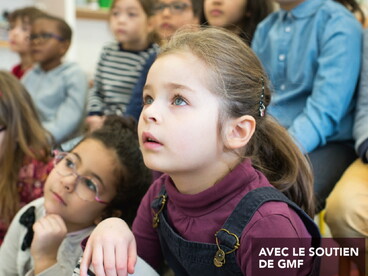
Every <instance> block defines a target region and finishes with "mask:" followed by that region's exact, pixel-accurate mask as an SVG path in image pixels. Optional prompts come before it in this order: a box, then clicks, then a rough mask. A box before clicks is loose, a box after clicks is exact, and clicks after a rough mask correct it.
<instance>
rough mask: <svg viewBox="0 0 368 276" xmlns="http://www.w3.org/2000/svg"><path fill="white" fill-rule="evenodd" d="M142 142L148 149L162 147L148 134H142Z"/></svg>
mask: <svg viewBox="0 0 368 276" xmlns="http://www.w3.org/2000/svg"><path fill="white" fill-rule="evenodd" d="M142 142H143V145H144V147H146V148H148V149H155V148H158V147H161V146H162V143H161V142H160V141H159V140H158V139H157V138H155V137H154V136H153V135H152V134H151V133H148V132H144V133H143V134H142Z"/></svg>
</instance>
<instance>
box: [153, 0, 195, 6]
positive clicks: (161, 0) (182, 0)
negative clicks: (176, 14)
mask: <svg viewBox="0 0 368 276" xmlns="http://www.w3.org/2000/svg"><path fill="white" fill-rule="evenodd" d="M157 2H158V3H165V4H171V3H186V4H189V5H191V4H192V1H191V0H157Z"/></svg>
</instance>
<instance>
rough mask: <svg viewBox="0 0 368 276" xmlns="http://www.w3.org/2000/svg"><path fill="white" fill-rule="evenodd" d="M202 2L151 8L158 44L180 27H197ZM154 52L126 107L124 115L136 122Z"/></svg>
mask: <svg viewBox="0 0 368 276" xmlns="http://www.w3.org/2000/svg"><path fill="white" fill-rule="evenodd" d="M202 6H203V1H202V0H181V1H176V0H174V1H172V0H160V1H156V3H155V5H154V6H153V13H154V18H153V22H154V23H153V26H154V32H155V33H156V34H157V35H158V38H159V40H160V44H165V43H166V42H167V41H168V40H169V39H170V37H171V36H172V35H173V34H174V33H175V32H176V31H177V30H178V29H179V28H181V27H183V26H186V25H192V26H196V25H199V20H200V16H201V13H202ZM156 55H157V53H156V52H154V53H152V54H151V55H150V57H149V58H148V59H147V61H146V64H145V65H144V67H143V69H142V72H141V76H140V78H139V79H138V81H137V84H136V85H135V86H134V88H133V93H132V98H131V100H130V102H129V105H128V106H127V111H126V113H125V115H130V116H133V117H134V118H135V119H136V120H137V121H138V119H139V115H140V114H141V111H142V107H143V103H142V94H143V87H144V84H145V83H146V78H147V73H148V70H149V69H150V68H151V66H152V63H153V62H154V61H155V59H156Z"/></svg>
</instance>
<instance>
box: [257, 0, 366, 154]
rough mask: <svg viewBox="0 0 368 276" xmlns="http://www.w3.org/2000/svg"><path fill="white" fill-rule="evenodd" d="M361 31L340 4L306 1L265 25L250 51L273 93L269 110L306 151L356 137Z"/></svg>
mask: <svg viewBox="0 0 368 276" xmlns="http://www.w3.org/2000/svg"><path fill="white" fill-rule="evenodd" d="M361 44H362V27H361V25H360V23H359V22H358V21H357V20H356V19H355V17H354V16H353V14H352V13H350V12H349V11H348V10H347V9H346V8H344V7H343V6H342V5H340V4H338V3H336V2H334V1H331V0H305V1H304V2H302V3H301V4H299V5H298V6H297V7H295V8H294V9H292V10H291V11H285V10H282V9H280V10H279V11H277V12H275V13H273V14H271V15H269V16H268V17H267V18H266V19H265V20H264V21H262V22H261V23H260V24H259V26H258V28H257V30H256V33H255V36H254V40H253V42H252V47H253V49H254V51H255V52H256V54H257V55H258V57H259V58H260V60H261V62H262V64H263V66H264V68H265V70H266V71H267V73H268V75H269V77H270V79H271V83H272V84H273V86H274V87H273V88H274V92H275V93H274V94H273V98H272V101H271V105H270V107H269V113H270V114H271V115H273V116H274V117H275V118H276V119H277V120H278V121H279V122H280V123H281V124H282V125H283V126H284V127H286V128H288V130H289V133H290V134H291V135H292V136H293V137H294V139H295V140H296V142H297V143H298V145H299V146H300V148H301V149H302V151H303V152H304V153H306V152H311V151H313V150H314V149H316V148H317V147H319V146H322V145H324V144H326V143H327V142H328V141H334V140H349V139H352V125H353V109H354V100H353V98H354V92H355V88H356V84H357V80H358V76H359V71H360V59H361V51H362V49H361V48H362V45H361Z"/></svg>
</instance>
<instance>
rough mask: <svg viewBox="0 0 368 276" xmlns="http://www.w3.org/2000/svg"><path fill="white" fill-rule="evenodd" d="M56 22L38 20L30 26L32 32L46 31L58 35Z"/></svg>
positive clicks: (46, 19)
mask: <svg viewBox="0 0 368 276" xmlns="http://www.w3.org/2000/svg"><path fill="white" fill-rule="evenodd" d="M58 24H59V23H58V22H57V21H55V20H51V19H48V18H39V19H37V20H36V21H35V22H34V23H33V25H32V31H35V30H38V31H39V30H47V31H53V32H56V33H59V28H58Z"/></svg>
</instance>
